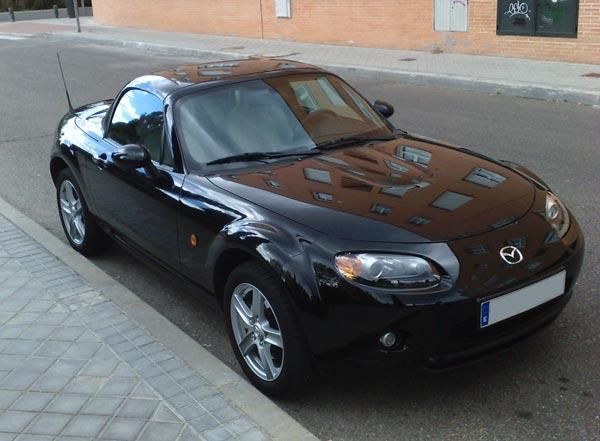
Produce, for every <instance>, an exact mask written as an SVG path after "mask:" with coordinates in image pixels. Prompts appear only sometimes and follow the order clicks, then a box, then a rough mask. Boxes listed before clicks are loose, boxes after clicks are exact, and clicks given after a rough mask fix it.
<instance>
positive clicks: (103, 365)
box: [82, 354, 119, 377]
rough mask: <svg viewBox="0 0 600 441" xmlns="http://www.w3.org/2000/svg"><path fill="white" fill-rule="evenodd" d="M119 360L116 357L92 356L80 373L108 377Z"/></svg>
mask: <svg viewBox="0 0 600 441" xmlns="http://www.w3.org/2000/svg"><path fill="white" fill-rule="evenodd" d="M118 364H119V362H118V361H117V360H116V359H114V358H113V359H110V358H109V359H106V358H97V354H96V357H95V358H92V359H91V360H90V362H89V364H88V365H87V366H86V368H85V369H84V370H83V372H82V375H93V376H96V377H108V376H109V375H110V374H111V373H112V372H113V371H114V370H115V368H116V367H117V365H118Z"/></svg>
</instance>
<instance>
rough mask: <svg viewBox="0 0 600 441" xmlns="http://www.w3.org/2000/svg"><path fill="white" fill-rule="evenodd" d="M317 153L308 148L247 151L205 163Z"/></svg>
mask: <svg viewBox="0 0 600 441" xmlns="http://www.w3.org/2000/svg"><path fill="white" fill-rule="evenodd" d="M318 154H320V152H316V151H310V150H308V151H307V150H304V151H300V152H247V153H241V154H239V155H231V156H225V157H224V158H219V159H215V160H214V161H210V162H207V163H206V165H215V164H228V163H230V162H243V161H261V160H263V159H276V158H286V157H289V156H313V155H318Z"/></svg>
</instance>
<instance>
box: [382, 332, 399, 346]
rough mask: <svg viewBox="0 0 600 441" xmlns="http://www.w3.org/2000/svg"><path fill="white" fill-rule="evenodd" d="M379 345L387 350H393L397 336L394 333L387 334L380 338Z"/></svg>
mask: <svg viewBox="0 0 600 441" xmlns="http://www.w3.org/2000/svg"><path fill="white" fill-rule="evenodd" d="M379 343H381V344H382V346H383V347H385V348H391V347H392V346H394V345H395V344H396V334H394V333H393V332H386V333H385V334H382V335H381V337H379Z"/></svg>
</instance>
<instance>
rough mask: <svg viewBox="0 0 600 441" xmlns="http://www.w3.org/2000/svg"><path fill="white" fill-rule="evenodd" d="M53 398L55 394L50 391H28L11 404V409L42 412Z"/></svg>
mask: <svg viewBox="0 0 600 441" xmlns="http://www.w3.org/2000/svg"><path fill="white" fill-rule="evenodd" d="M52 398H54V394H52V393H48V392H26V393H24V394H23V395H21V396H20V397H19V399H18V400H17V401H15V402H14V403H13V404H12V406H10V410H22V411H24V412H41V411H42V410H43V409H44V407H46V405H47V404H48V403H49V402H50V400H52Z"/></svg>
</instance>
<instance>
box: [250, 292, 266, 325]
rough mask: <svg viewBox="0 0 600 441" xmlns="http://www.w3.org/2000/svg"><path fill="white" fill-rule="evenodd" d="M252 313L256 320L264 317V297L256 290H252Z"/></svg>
mask: <svg viewBox="0 0 600 441" xmlns="http://www.w3.org/2000/svg"><path fill="white" fill-rule="evenodd" d="M252 315H253V316H254V317H256V318H257V319H258V320H262V319H264V298H263V296H262V295H261V293H260V292H258V291H256V290H253V291H252Z"/></svg>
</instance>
